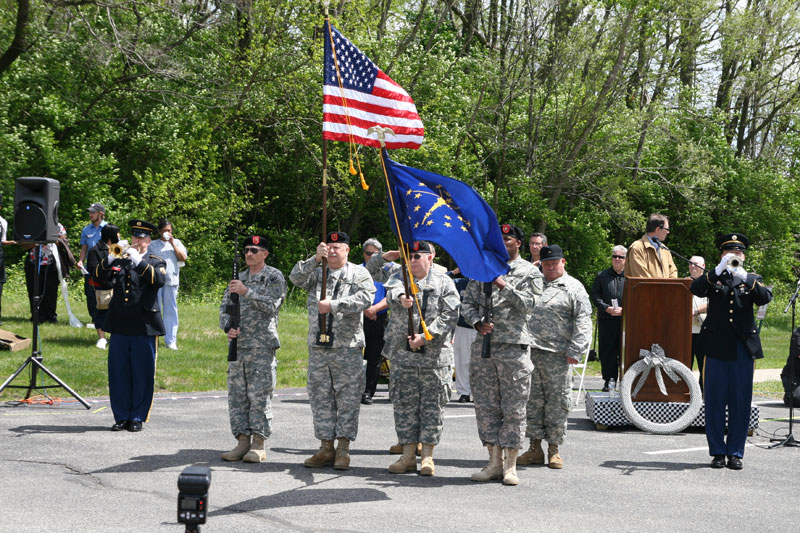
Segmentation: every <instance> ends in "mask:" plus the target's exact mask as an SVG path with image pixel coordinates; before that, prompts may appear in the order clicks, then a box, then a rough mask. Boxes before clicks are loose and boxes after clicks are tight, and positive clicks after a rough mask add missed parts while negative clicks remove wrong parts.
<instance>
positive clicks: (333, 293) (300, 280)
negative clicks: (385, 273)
mask: <svg viewBox="0 0 800 533" xmlns="http://www.w3.org/2000/svg"><path fill="white" fill-rule="evenodd" d="M289 279H290V280H291V281H292V283H294V284H295V285H296V286H298V287H300V288H301V289H305V290H307V291H308V299H307V300H306V308H307V309H308V345H309V346H317V343H316V341H317V336H318V334H319V308H318V307H317V303H318V302H319V300H320V292H321V290H322V268H321V267H319V266H317V261H316V258H315V257H310V258H308V259H305V260H302V261H298V262H297V264H296V265H294V268H292V272H291V273H290V274H289ZM325 288H326V290H327V298H329V299H330V300H331V312H330V313H329V315H330V317H331V318H330V324H331V331H333V345H332V346H329V348H361V347H363V346H364V327H363V315H362V313H363V311H364V309H366V308H367V307H369V306H370V305H372V297H373V295H374V294H375V285H374V284H373V283H372V277H371V276H370V275H369V272H367V269H366V268H364V267H362V266H360V265H356V264H353V263H349V262H348V263H345V265H344V266H343V267H342V268H340V269H339V270H338V271H336V272H333V271H332V272H330V274H329V275H328V280H327V283H326V287H325ZM326 320H327V319H326Z"/></svg>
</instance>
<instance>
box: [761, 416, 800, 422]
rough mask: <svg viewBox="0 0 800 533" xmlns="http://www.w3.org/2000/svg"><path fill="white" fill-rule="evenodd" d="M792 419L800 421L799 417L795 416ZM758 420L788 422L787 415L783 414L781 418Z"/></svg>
mask: <svg viewBox="0 0 800 533" xmlns="http://www.w3.org/2000/svg"><path fill="white" fill-rule="evenodd" d="M792 420H797V421H798V422H800V417H797V416H796V417H794V418H793V419H792ZM758 421H759V422H788V421H789V417H788V416H785V417H783V418H759V419H758Z"/></svg>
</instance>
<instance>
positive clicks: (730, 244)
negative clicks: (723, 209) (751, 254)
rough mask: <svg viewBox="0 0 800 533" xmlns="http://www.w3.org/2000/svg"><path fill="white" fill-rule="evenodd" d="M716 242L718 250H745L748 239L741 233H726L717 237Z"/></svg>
mask: <svg viewBox="0 0 800 533" xmlns="http://www.w3.org/2000/svg"><path fill="white" fill-rule="evenodd" d="M716 244H717V248H719V249H720V250H747V247H748V246H750V241H749V240H748V239H747V237H745V236H744V235H742V234H741V233H728V234H727V235H720V236H719V237H717V242H716Z"/></svg>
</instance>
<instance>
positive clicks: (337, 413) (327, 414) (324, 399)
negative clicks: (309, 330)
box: [307, 346, 366, 440]
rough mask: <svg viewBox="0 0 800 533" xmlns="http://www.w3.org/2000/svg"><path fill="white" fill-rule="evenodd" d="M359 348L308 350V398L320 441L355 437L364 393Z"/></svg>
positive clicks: (314, 348)
mask: <svg viewBox="0 0 800 533" xmlns="http://www.w3.org/2000/svg"><path fill="white" fill-rule="evenodd" d="M361 350H362V349H361V348H327V349H326V348H317V347H315V346H312V347H309V349H308V387H307V389H308V400H309V403H310V404H311V415H312V417H313V419H314V436H315V437H316V438H318V439H319V440H333V439H335V438H338V437H344V438H346V439H350V440H355V439H356V435H357V434H358V415H359V412H360V410H361V394H363V392H364V385H365V382H366V378H365V376H364V368H363V363H362V360H363V355H362V352H361Z"/></svg>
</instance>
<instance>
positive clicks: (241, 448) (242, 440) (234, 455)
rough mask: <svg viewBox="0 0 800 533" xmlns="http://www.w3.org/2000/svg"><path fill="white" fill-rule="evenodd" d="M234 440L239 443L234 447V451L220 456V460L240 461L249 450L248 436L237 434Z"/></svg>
mask: <svg viewBox="0 0 800 533" xmlns="http://www.w3.org/2000/svg"><path fill="white" fill-rule="evenodd" d="M236 440H238V441H239V443H238V444H237V445H236V447H235V448H234V449H232V450H231V451H229V452H225V453H223V454H222V458H223V459H224V460H226V461H240V460H241V459H242V457H244V454H246V453H247V452H248V450H250V435H245V434H244V433H239V434H238V435H237V436H236Z"/></svg>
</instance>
